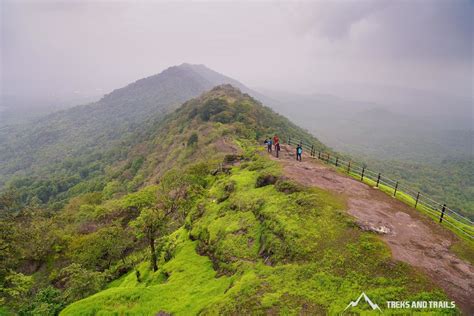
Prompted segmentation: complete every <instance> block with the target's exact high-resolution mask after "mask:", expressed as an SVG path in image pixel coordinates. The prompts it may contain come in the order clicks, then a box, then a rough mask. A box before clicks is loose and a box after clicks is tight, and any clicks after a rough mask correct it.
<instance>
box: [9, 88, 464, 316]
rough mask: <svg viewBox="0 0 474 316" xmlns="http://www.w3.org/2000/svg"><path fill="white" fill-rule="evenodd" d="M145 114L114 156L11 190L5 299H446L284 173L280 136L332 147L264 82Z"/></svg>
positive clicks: (118, 309) (131, 302)
mask: <svg viewBox="0 0 474 316" xmlns="http://www.w3.org/2000/svg"><path fill="white" fill-rule="evenodd" d="M144 126H146V129H138V130H137V131H136V132H135V133H132V134H131V135H130V136H129V137H128V139H127V140H123V141H121V143H120V144H119V145H117V147H111V148H110V149H108V151H105V152H106V153H107V155H109V154H110V155H111V156H107V155H105V157H113V159H112V158H111V159H110V160H104V159H102V158H101V157H100V158H98V159H97V160H94V159H91V160H90V163H89V164H84V165H80V166H81V167H82V168H83V169H81V168H80V167H77V168H76V167H73V166H75V164H74V163H72V164H71V165H68V167H65V168H64V170H63V171H62V172H63V174H67V173H68V172H70V170H75V171H74V172H79V179H78V180H77V182H76V183H75V184H74V185H72V186H70V187H68V186H65V189H64V190H60V189H58V192H59V191H61V192H59V193H57V194H51V195H49V196H48V194H50V193H49V192H47V193H46V196H48V198H47V199H45V200H42V199H41V197H42V195H41V194H40V193H41V192H42V191H41V190H42V189H41V188H42V187H43V186H39V187H37V186H36V184H37V182H35V181H27V180H24V181H23V182H21V184H22V185H20V184H18V183H16V184H15V185H13V186H12V187H11V188H10V189H9V190H6V191H5V192H3V193H2V194H1V195H0V208H1V212H0V216H1V217H0V303H1V305H2V306H4V307H3V310H1V309H0V313H3V314H9V313H17V314H20V315H57V314H58V313H59V312H60V311H61V312H60V313H61V315H95V314H98V313H101V314H124V313H132V314H138V315H140V314H142V315H143V314H144V315H155V314H157V313H159V312H162V313H172V314H177V315H192V314H198V313H201V314H212V315H215V314H249V313H256V314H265V313H271V314H300V313H303V314H325V313H331V314H333V313H339V312H341V311H342V310H343V309H344V308H345V307H346V305H347V304H348V302H350V301H351V300H354V299H356V298H357V297H358V296H359V295H360V293H361V292H362V291H365V292H366V293H367V294H368V295H369V296H370V297H371V299H373V300H374V301H375V302H378V303H379V304H383V302H385V301H386V300H399V299H400V298H402V299H406V300H418V299H423V300H444V299H446V296H445V294H444V293H443V291H442V290H440V289H439V288H437V287H436V286H435V285H434V284H433V283H432V282H431V281H430V280H429V279H428V278H426V277H425V276H424V275H422V274H421V273H420V272H418V271H417V270H415V269H413V268H411V267H409V266H407V265H405V264H403V263H399V262H394V261H393V260H392V259H391V255H390V251H389V249H388V248H387V246H386V245H385V244H384V243H383V242H382V241H381V240H380V239H379V238H378V237H377V236H376V235H374V234H372V233H369V232H363V231H361V230H360V229H359V228H358V226H357V225H355V223H354V222H353V220H352V219H351V218H350V217H348V216H347V215H346V212H345V209H346V201H345V200H344V198H343V197H341V196H336V195H334V194H332V193H329V192H326V191H324V190H317V189H314V188H305V187H302V186H300V185H297V184H295V183H292V182H290V181H288V180H287V179H286V178H285V177H284V176H283V175H282V170H281V169H280V166H279V165H278V164H276V163H275V162H272V161H271V160H270V159H268V157H266V156H265V155H264V154H263V152H262V148H261V147H262V146H261V145H260V144H259V142H261V141H262V139H264V138H265V137H267V136H269V135H273V134H274V133H278V134H280V135H281V136H284V135H292V136H293V137H297V138H298V139H302V140H304V141H305V142H306V143H313V144H315V145H316V149H317V150H322V151H327V150H329V149H328V148H326V147H325V146H324V145H322V144H321V143H319V142H318V140H317V139H315V138H313V137H312V136H311V135H310V134H308V133H307V132H305V131H304V130H302V129H300V128H298V127H297V126H295V125H294V124H292V123H290V122H289V121H288V120H287V119H285V118H284V117H282V116H280V115H278V114H276V113H274V112H272V111H271V110H270V109H268V108H266V107H264V106H262V105H261V104H259V103H258V102H257V101H255V100H254V99H252V98H251V97H250V96H248V95H246V94H242V93H241V92H240V91H239V90H237V89H235V88H233V87H231V86H229V85H224V86H219V87H216V88H214V89H213V90H211V91H210V92H208V93H206V94H203V95H201V96H200V97H198V98H195V99H192V100H190V101H188V102H186V103H184V104H183V105H182V106H181V107H180V108H179V109H178V110H176V111H175V112H173V113H171V114H169V115H167V116H166V117H164V118H150V119H149V120H148V121H147V123H146V125H144ZM117 153H119V154H117ZM91 154H92V155H93V154H94V152H91ZM114 155H116V156H114ZM70 168H71V169H70ZM74 168H76V169H74ZM81 172H82V173H83V174H84V177H82V178H81V177H80V173H81ZM72 174H73V173H72ZM55 176H57V175H56V174H54V173H53V174H51V175H50V177H46V176H44V175H43V177H42V178H38V180H40V181H50V182H43V183H47V184H46V185H44V186H45V187H47V188H49V187H51V186H54V185H57V182H56V179H54V177H55ZM358 308H359V311H364V313H366V312H368V311H367V306H364V305H362V306H359V307H358ZM355 310H357V309H355ZM442 312H443V313H446V314H449V313H455V312H456V311H454V310H445V311H442Z"/></svg>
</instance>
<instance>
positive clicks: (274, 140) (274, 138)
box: [273, 134, 280, 145]
mask: <svg viewBox="0 0 474 316" xmlns="http://www.w3.org/2000/svg"><path fill="white" fill-rule="evenodd" d="M279 142H280V139H279V138H278V135H277V134H275V136H273V144H275V145H276V144H278V143H279Z"/></svg>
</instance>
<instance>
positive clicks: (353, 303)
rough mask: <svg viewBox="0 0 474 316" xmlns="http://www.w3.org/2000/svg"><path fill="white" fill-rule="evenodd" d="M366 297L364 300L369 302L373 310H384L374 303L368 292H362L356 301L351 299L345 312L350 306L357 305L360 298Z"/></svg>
mask: <svg viewBox="0 0 474 316" xmlns="http://www.w3.org/2000/svg"><path fill="white" fill-rule="evenodd" d="M362 298H364V300H365V301H366V302H367V304H369V306H370V307H371V308H372V310H379V311H380V312H382V310H381V309H380V307H379V306H378V305H377V304H375V303H373V302H372V301H371V300H370V298H369V297H368V296H367V294H365V293H364V292H362V294H361V295H360V296H359V298H358V299H357V300H356V301H351V302H350V303H349V304H348V305H347V306H346V308H345V309H344V312H345V311H346V310H347V309H348V308H350V307H355V306H357V305H358V304H359V302H360V300H361V299H362Z"/></svg>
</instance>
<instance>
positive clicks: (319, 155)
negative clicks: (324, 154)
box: [318, 151, 321, 159]
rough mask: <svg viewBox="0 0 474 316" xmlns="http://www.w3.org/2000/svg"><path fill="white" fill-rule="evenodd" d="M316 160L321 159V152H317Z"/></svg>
mask: <svg viewBox="0 0 474 316" xmlns="http://www.w3.org/2000/svg"><path fill="white" fill-rule="evenodd" d="M318 159H321V152H320V151H318Z"/></svg>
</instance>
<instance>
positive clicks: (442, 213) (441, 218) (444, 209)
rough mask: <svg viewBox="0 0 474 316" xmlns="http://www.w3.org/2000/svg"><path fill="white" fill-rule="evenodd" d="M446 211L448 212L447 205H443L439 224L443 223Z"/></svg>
mask: <svg viewBox="0 0 474 316" xmlns="http://www.w3.org/2000/svg"><path fill="white" fill-rule="evenodd" d="M444 211H446V204H443V209H442V210H441V216H440V217H439V222H440V223H441V222H442V221H443V217H444Z"/></svg>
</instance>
